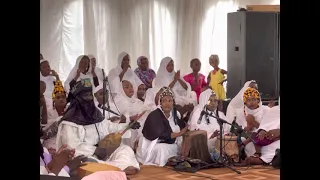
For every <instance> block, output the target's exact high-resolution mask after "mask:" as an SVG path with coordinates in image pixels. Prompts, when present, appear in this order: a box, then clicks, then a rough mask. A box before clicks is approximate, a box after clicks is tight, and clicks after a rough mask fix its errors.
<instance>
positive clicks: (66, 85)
mask: <svg viewBox="0 0 320 180" xmlns="http://www.w3.org/2000/svg"><path fill="white" fill-rule="evenodd" d="M83 57H84V55H81V56H79V57H78V58H77V60H76V64H75V65H74V67H73V68H72V70H71V72H70V73H69V76H68V78H67V80H66V82H65V83H64V90H65V91H66V93H69V91H70V85H69V83H70V82H71V81H72V79H74V78H75V77H76V75H77V71H78V68H79V64H80V61H81V59H82V58H83ZM89 64H90V62H89ZM81 79H91V84H94V83H93V77H92V74H91V72H90V71H88V72H87V73H86V74H83V73H80V77H79V78H78V79H77V82H78V81H80V80H81Z"/></svg>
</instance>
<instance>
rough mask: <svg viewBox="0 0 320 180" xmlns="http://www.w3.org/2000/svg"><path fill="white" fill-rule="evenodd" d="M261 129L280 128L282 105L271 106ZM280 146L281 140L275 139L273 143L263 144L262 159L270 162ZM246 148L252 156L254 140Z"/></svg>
mask: <svg viewBox="0 0 320 180" xmlns="http://www.w3.org/2000/svg"><path fill="white" fill-rule="evenodd" d="M259 129H263V130H265V131H267V132H268V131H270V130H273V129H280V107H279V106H274V107H273V108H271V109H270V110H269V111H268V112H267V113H266V114H265V115H264V117H263V119H262V122H261V124H260V126H259ZM278 148H280V140H277V141H274V142H273V143H271V144H269V145H267V146H263V147H262V148H261V157H260V159H261V160H262V161H264V162H265V163H270V162H271V161H272V159H273V157H274V156H275V154H276V152H275V151H276V149H278ZM246 149H250V150H248V152H250V154H247V155H248V156H252V155H253V154H254V153H255V148H254V145H253V143H252V142H250V143H249V144H248V145H247V146H246Z"/></svg>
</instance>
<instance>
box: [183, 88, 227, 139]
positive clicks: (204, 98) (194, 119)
mask: <svg viewBox="0 0 320 180" xmlns="http://www.w3.org/2000/svg"><path fill="white" fill-rule="evenodd" d="M213 94H214V92H213V91H212V90H211V89H207V90H205V91H203V92H202V93H201V94H200V96H199V105H198V106H196V107H195V108H194V110H193V111H192V113H191V115H190V120H189V124H190V127H189V130H195V129H200V130H205V131H207V133H208V139H209V138H210V137H211V135H212V133H213V132H214V131H215V130H219V128H220V126H219V124H218V122H217V120H216V118H214V117H210V116H209V117H208V118H209V120H210V124H207V120H206V116H202V119H201V122H200V124H198V120H199V117H200V114H201V111H202V110H204V106H205V105H207V104H208V101H209V99H210V97H211V96H212V95H213ZM215 111H216V109H215V110H214V112H215ZM218 113H219V117H220V118H222V119H225V116H224V115H223V113H221V112H218Z"/></svg>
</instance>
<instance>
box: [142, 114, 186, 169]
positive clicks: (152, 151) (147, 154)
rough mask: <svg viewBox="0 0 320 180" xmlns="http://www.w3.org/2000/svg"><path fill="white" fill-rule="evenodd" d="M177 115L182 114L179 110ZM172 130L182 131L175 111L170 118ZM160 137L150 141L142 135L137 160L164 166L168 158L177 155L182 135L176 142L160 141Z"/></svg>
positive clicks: (145, 163)
mask: <svg viewBox="0 0 320 180" xmlns="http://www.w3.org/2000/svg"><path fill="white" fill-rule="evenodd" d="M177 115H178V116H180V114H179V112H177ZM168 121H169V124H170V127H171V129H172V132H175V133H178V132H180V127H179V126H178V125H175V123H174V117H173V113H172V112H171V115H170V117H169V118H168ZM158 139H159V138H157V139H155V140H153V141H150V140H148V139H146V138H145V137H143V136H141V137H140V139H139V144H138V148H137V151H136V157H137V160H138V161H139V162H140V163H142V164H143V165H155V166H164V165H165V164H166V163H167V162H168V159H169V158H171V157H173V156H177V155H178V153H179V152H180V148H181V143H182V137H181V136H180V137H177V138H176V142H175V143H174V144H166V143H158Z"/></svg>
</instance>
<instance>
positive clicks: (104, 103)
mask: <svg viewBox="0 0 320 180" xmlns="http://www.w3.org/2000/svg"><path fill="white" fill-rule="evenodd" d="M102 76H103V84H102V85H103V86H102V87H103V88H102V92H103V99H102V102H103V103H102V114H103V117H104V118H105V117H106V116H105V111H106V110H105V109H106V87H107V81H108V79H107V77H106V75H105V73H104V70H103V69H102ZM108 108H109V106H108Z"/></svg>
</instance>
